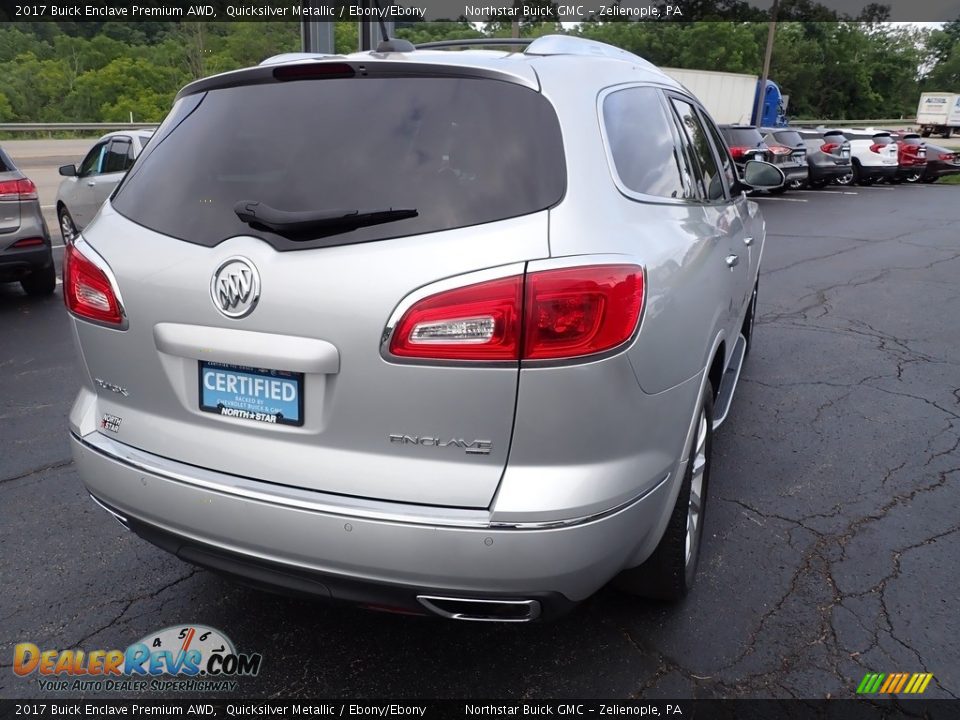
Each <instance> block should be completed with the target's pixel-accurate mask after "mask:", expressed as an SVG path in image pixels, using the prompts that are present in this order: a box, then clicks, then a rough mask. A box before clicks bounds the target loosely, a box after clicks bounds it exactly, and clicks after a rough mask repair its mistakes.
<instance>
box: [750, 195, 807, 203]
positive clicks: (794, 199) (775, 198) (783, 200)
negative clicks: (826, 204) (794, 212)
mask: <svg viewBox="0 0 960 720" xmlns="http://www.w3.org/2000/svg"><path fill="white" fill-rule="evenodd" d="M750 199H751V200H776V201H777V202H810V201H809V200H801V199H800V198H785V197H769V196H766V195H758V196H757V197H755V198H750Z"/></svg>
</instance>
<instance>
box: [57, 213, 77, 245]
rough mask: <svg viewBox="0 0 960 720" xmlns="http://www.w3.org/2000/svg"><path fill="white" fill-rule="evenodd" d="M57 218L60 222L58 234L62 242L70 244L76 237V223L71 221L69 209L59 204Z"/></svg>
mask: <svg viewBox="0 0 960 720" xmlns="http://www.w3.org/2000/svg"><path fill="white" fill-rule="evenodd" d="M57 220H58V221H59V223H60V236H61V237H62V238H63V244H64V245H69V244H71V243H72V242H73V241H74V239H75V238H76V237H77V224H76V223H75V222H73V217H72V216H71V215H70V211H69V210H67V209H66V208H65V207H63V206H62V205H61V206H60V207H59V208H58V209H57Z"/></svg>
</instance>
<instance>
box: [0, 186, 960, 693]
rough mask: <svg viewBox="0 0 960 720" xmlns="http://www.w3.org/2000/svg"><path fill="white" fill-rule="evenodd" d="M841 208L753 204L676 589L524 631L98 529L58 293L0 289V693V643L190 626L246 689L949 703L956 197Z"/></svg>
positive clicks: (842, 201)
mask: <svg viewBox="0 0 960 720" xmlns="http://www.w3.org/2000/svg"><path fill="white" fill-rule="evenodd" d="M851 190H852V191H854V192H855V193H856V194H855V195H841V194H839V193H836V192H832V191H825V192H821V193H816V192H806V193H797V194H793V195H791V197H795V198H800V199H803V200H806V202H777V201H776V200H774V199H760V200H759V202H760V203H761V204H762V206H763V212H764V214H765V217H766V219H767V230H768V233H769V234H768V238H767V246H766V249H765V253H764V259H763V270H762V276H761V280H760V299H759V309H760V317H759V319H758V322H757V328H756V335H755V337H756V344H755V346H754V349H753V351H752V352H751V355H750V357H749V359H748V362H747V365H746V367H745V369H744V371H743V374H742V377H741V384H740V387H739V389H738V392H737V397H736V400H735V402H734V406H733V409H732V411H731V415H730V418H729V420H728V421H727V423H726V424H725V425H724V427H723V428H722V429H721V430H720V431H719V433H718V434H717V436H716V438H715V442H714V459H713V460H714V465H713V470H712V477H711V485H710V489H709V492H710V495H709V502H708V510H707V514H706V520H705V523H706V524H705V539H704V543H705V544H704V548H703V553H702V558H701V566H700V574H699V578H698V583H697V586H696V587H695V589H694V591H693V593H692V594H691V595H690V596H689V598H688V599H687V600H686V601H684V602H683V603H680V604H677V605H672V606H671V605H661V604H656V603H648V602H643V601H639V600H635V599H631V598H628V597H625V596H623V595H620V594H619V593H617V592H615V591H613V590H609V589H608V590H604V591H602V592H601V593H599V594H598V595H597V596H596V597H594V598H593V599H591V600H590V601H588V602H587V603H585V604H584V605H583V606H582V607H580V608H579V609H578V610H577V611H576V612H575V613H574V614H573V615H572V616H570V617H568V618H566V619H564V620H562V621H559V622H556V623H553V624H545V625H537V626H522V627H518V626H496V625H485V624H481V625H471V624H455V623H449V622H444V621H440V620H433V619H420V618H407V617H399V616H392V615H381V614H377V613H371V612H364V611H359V610H352V609H344V608H339V607H331V606H328V605H325V604H319V603H313V602H306V601H301V600H294V599H289V598H285V597H280V596H274V595H269V594H264V593H260V592H258V591H255V590H251V589H247V588H244V587H239V586H236V585H233V584H231V583H230V582H228V581H226V580H223V579H221V578H219V577H218V576H215V575H213V574H211V573H209V572H206V571H203V570H199V569H196V568H193V567H191V566H188V565H185V564H183V563H181V562H180V561H179V560H177V559H175V558H173V557H171V556H169V555H167V554H165V553H163V552H162V551H160V550H158V549H156V548H154V547H152V546H151V545H148V544H147V543H145V542H144V541H142V540H140V539H138V538H137V537H135V536H133V535H132V534H130V533H128V532H126V531H124V530H123V529H122V528H121V527H120V526H119V525H118V524H117V523H115V522H113V520H111V519H110V517H109V516H108V515H107V514H106V513H104V512H103V511H102V510H101V509H100V508H98V507H97V506H95V505H94V504H93V503H92V502H91V501H90V500H89V499H88V497H87V495H86V493H85V492H84V491H83V490H82V488H81V486H80V483H79V480H78V479H77V477H76V473H75V472H74V469H73V467H72V465H71V463H70V459H69V451H68V445H67V430H66V415H67V413H68V411H69V408H70V405H71V403H72V401H73V397H74V394H75V390H76V388H77V386H78V384H79V381H78V377H79V370H78V368H77V367H76V365H75V364H74V363H75V361H74V351H73V347H72V341H71V339H70V333H69V326H68V323H67V321H66V318H65V315H64V311H63V309H62V305H61V300H60V297H59V294H58V295H57V297H56V298H54V299H51V300H49V301H32V300H28V299H26V298H25V297H24V296H23V295H22V294H20V292H19V289H18V288H14V287H6V286H0V326H2V328H3V330H2V336H3V337H4V338H5V340H4V342H3V343H2V344H0V420H2V425H0V427H2V430H0V548H2V549H0V577H2V578H3V580H4V583H3V584H4V594H3V598H2V601H0V697H24V696H37V695H39V692H38V690H37V686H36V681H35V679H33V678H28V679H20V678H16V677H15V676H14V675H13V673H12V671H11V670H10V666H11V661H12V649H13V645H14V644H15V643H17V642H22V641H31V642H34V643H37V644H38V645H40V646H42V647H44V648H61V649H62V648H70V647H81V648H82V649H85V650H92V649H98V648H99V649H110V648H124V647H126V646H127V645H128V644H129V643H131V642H134V641H135V640H137V639H138V638H140V637H142V636H143V635H146V634H147V633H148V632H151V631H154V630H158V629H160V628H163V627H167V626H170V625H177V624H183V623H193V622H197V623H204V624H207V625H211V626H213V627H216V628H219V629H221V630H222V631H224V632H225V633H226V634H227V635H228V636H229V637H230V638H231V639H232V640H233V641H234V643H235V644H236V646H237V647H238V649H240V650H241V651H248V652H260V653H262V654H263V658H264V661H263V669H262V671H261V674H260V675H259V676H258V677H256V678H253V679H247V680H245V681H243V682H241V686H240V694H241V695H248V696H261V697H264V696H265V697H274V698H279V697H292V696H302V697H331V698H334V697H370V698H375V697H393V698H417V697H509V698H517V699H520V698H534V697H648V698H670V697H675V698H676V697H698V698H709V697H740V698H753V697H803V698H822V697H852V696H853V694H854V690H855V688H856V686H857V684H858V683H859V682H860V679H861V678H862V677H863V675H864V674H865V673H867V672H887V673H889V672H931V673H933V675H934V678H935V679H934V681H933V682H932V683H931V685H930V687H929V688H928V690H927V692H926V695H925V697H932V698H956V697H958V696H960V640H958V635H960V633H958V630H960V627H958V626H960V622H958V615H960V613H958V609H960V585H958V583H957V577H958V570H960V449H958V448H960V357H958V356H957V353H956V348H957V347H960V323H958V322H957V320H956V318H958V317H960V283H958V282H957V280H956V278H957V277H958V275H960V237H958V234H957V231H956V228H957V227H958V226H960V225H958V224H960V203H957V198H958V193H960V189H958V188H955V187H949V186H947V187H944V186H920V187H913V186H904V187H898V188H887V187H877V188H852V189H851ZM13 339H16V340H15V341H13Z"/></svg>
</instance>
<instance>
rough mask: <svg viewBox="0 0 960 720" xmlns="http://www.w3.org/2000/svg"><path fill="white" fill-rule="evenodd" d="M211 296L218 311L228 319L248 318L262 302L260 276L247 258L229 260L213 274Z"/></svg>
mask: <svg viewBox="0 0 960 720" xmlns="http://www.w3.org/2000/svg"><path fill="white" fill-rule="evenodd" d="M210 295H211V297H213V304H214V305H216V306H217V310H219V311H220V312H222V313H223V314H224V315H226V316H227V317H229V318H242V317H246V316H247V315H249V314H250V313H251V312H253V309H254V308H255V307H256V306H257V301H258V300H260V275H259V274H258V273H257V269H256V268H255V267H254V266H253V263H251V262H250V261H249V260H247V259H246V258H243V257H232V258H229V259H228V260H225V261H224V263H223V264H222V265H221V266H220V267H219V268H217V271H216V272H215V273H214V274H213V280H212V281H211V282H210Z"/></svg>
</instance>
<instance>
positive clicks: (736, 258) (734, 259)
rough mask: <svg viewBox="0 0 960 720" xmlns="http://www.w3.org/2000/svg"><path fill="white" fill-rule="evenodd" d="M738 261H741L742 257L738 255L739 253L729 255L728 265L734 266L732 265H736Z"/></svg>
mask: <svg viewBox="0 0 960 720" xmlns="http://www.w3.org/2000/svg"><path fill="white" fill-rule="evenodd" d="M738 262H740V257H739V256H737V255H727V267H730V268H732V267H733V266H734V265H736V264H737V263H738Z"/></svg>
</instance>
